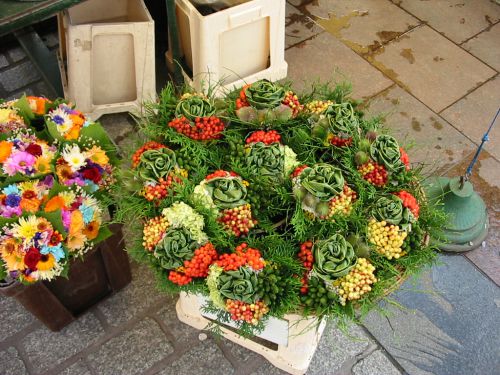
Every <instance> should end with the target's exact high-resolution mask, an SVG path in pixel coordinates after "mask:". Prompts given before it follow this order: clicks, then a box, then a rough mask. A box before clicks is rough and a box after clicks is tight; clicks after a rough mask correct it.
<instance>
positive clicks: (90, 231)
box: [83, 220, 100, 240]
mask: <svg viewBox="0 0 500 375" xmlns="http://www.w3.org/2000/svg"><path fill="white" fill-rule="evenodd" d="M99 226H100V225H99V223H98V222H97V221H95V220H94V221H91V222H90V223H88V224H87V226H86V227H85V228H84V229H83V234H84V235H85V236H86V237H87V239H89V240H93V239H94V238H96V237H97V235H98V234H99Z"/></svg>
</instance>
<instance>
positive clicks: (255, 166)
mask: <svg viewBox="0 0 500 375" xmlns="http://www.w3.org/2000/svg"><path fill="white" fill-rule="evenodd" d="M246 160H247V164H248V166H249V167H250V169H251V170H252V171H253V173H254V175H256V176H264V177H269V178H272V179H280V178H282V177H283V175H284V170H285V155H284V153H283V150H282V148H281V147H280V144H279V143H272V144H270V145H266V144H264V143H262V142H257V143H254V144H252V145H251V147H250V150H249V153H248V154H247V157H246Z"/></svg>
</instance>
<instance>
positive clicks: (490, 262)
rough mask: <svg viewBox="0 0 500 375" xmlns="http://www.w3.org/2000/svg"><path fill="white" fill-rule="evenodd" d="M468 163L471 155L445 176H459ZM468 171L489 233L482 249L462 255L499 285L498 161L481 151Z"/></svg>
mask: <svg viewBox="0 0 500 375" xmlns="http://www.w3.org/2000/svg"><path fill="white" fill-rule="evenodd" d="M471 160H472V155H471V156H470V157H469V158H466V159H464V160H463V161H462V162H461V163H459V164H457V165H456V166H455V167H453V168H452V169H451V170H449V171H448V172H447V173H446V175H448V176H450V177H452V176H461V175H463V174H464V172H465V170H466V169H467V167H468V165H469V163H470V161H471ZM472 172H473V173H472V176H471V182H472V184H473V186H474V190H475V191H476V193H478V194H479V195H480V196H481V198H483V200H484V202H485V203H486V207H487V208H488V214H489V220H490V230H489V233H488V237H487V238H486V241H485V246H484V247H483V246H480V247H478V248H476V249H474V250H472V251H469V252H467V253H465V256H466V257H467V258H469V260H471V261H472V262H473V263H474V264H475V265H476V266H477V267H478V268H479V269H480V270H481V271H482V272H484V273H485V274H486V275H487V276H488V277H489V278H491V279H492V280H493V281H494V282H495V283H496V284H497V286H500V162H498V161H497V160H495V159H494V158H493V157H492V156H491V155H490V154H489V153H488V152H487V151H483V152H482V153H481V155H480V158H479V162H478V163H477V164H476V166H475V167H474V169H473V170H472Z"/></svg>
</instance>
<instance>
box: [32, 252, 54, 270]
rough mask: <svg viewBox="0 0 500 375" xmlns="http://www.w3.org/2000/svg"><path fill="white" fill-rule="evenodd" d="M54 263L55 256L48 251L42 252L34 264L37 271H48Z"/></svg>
mask: <svg viewBox="0 0 500 375" xmlns="http://www.w3.org/2000/svg"><path fill="white" fill-rule="evenodd" d="M55 265H56V258H55V257H54V255H52V254H50V253H48V254H43V255H42V256H41V257H40V260H39V261H38V263H37V264H36V269H37V270H38V271H50V270H51V269H52V268H54V266H55Z"/></svg>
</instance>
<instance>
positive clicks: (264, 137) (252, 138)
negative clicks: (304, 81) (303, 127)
mask: <svg viewBox="0 0 500 375" xmlns="http://www.w3.org/2000/svg"><path fill="white" fill-rule="evenodd" d="M280 141H281V135H279V133H278V132H277V131H276V130H269V131H268V132H266V131H265V130H257V131H255V132H253V133H252V134H250V135H249V136H248V138H247V139H246V142H247V143H257V142H262V143H265V144H266V145H270V144H271V143H280Z"/></svg>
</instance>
